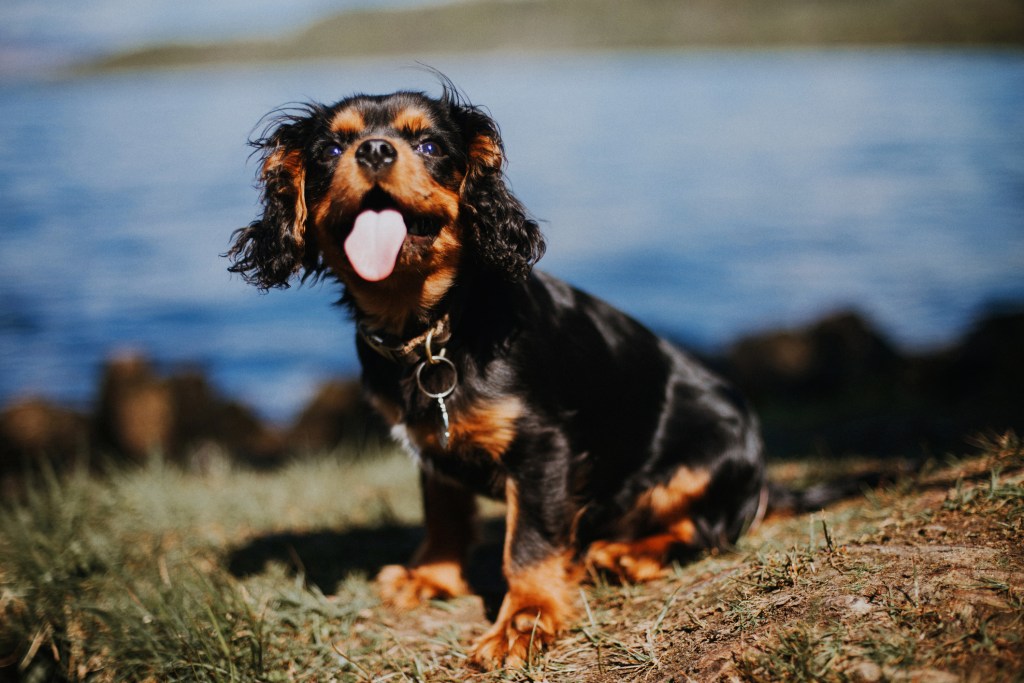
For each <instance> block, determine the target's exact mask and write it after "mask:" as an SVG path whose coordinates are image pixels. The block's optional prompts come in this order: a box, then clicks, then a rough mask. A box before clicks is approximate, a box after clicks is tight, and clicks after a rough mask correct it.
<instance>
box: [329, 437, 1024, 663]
mask: <svg viewBox="0 0 1024 683" xmlns="http://www.w3.org/2000/svg"><path fill="white" fill-rule="evenodd" d="M982 450H983V454H982V455H980V456H978V457H973V458H968V459H964V460H959V461H949V462H947V463H945V464H943V465H941V466H932V467H930V468H927V469H926V470H925V471H922V472H919V473H918V474H917V475H915V476H912V477H907V478H903V479H900V480H897V481H895V482H894V483H892V484H890V485H888V486H885V487H882V488H879V489H875V490H870V491H866V492H865V494H864V495H863V496H859V497H857V498H855V499H852V500H848V501H845V502H843V503H841V504H838V505H835V506H833V507H830V508H829V509H827V510H824V511H821V512H818V513H814V514H811V515H802V516H789V517H783V516H775V517H770V518H769V519H768V520H767V521H766V522H765V523H764V524H763V525H762V526H761V527H760V528H759V529H758V530H756V531H755V532H754V533H753V534H751V535H750V536H749V537H747V538H746V539H745V540H744V541H743V542H742V543H741V545H740V547H739V549H738V551H737V552H735V553H728V554H722V555H719V556H712V557H706V558H704V559H702V560H700V561H698V562H696V563H694V564H691V565H687V566H684V567H678V568H676V570H675V575H674V576H672V577H671V578H669V579H664V580H659V581H655V582H652V583H648V584H645V585H641V586H618V585H607V584H604V583H602V582H600V581H599V582H597V583H595V584H593V585H588V586H586V587H585V589H584V590H583V591H581V603H583V604H582V608H583V609H582V610H581V614H580V618H579V620H578V623H577V625H576V627H575V628H573V629H572V630H571V631H570V632H569V633H568V634H566V636H565V637H563V639H562V640H561V641H559V643H558V644H557V645H556V647H555V648H554V649H552V650H551V651H550V652H548V653H546V654H543V655H540V656H538V657H537V658H536V660H535V661H534V662H533V663H532V666H531V667H529V668H528V669H526V670H525V671H522V672H498V673H493V672H492V673H488V674H483V673H474V672H472V671H471V670H469V669H468V668H466V667H465V666H464V665H463V664H462V662H461V661H460V660H461V659H462V657H464V656H465V647H466V644H467V643H468V642H469V641H470V640H471V639H472V638H473V637H474V636H475V635H478V634H479V633H480V632H482V631H483V629H484V628H485V626H486V623H487V622H486V620H485V609H484V606H483V603H482V601H481V600H480V599H479V598H466V599H461V600H456V601H454V602H452V603H445V604H441V603H434V604H432V605H431V606H429V607H427V608H425V609H422V610H419V611H416V612H413V613H407V614H402V613H396V612H389V611H387V610H382V609H381V610H373V611H372V612H368V613H366V614H365V615H364V617H365V619H366V623H365V627H364V629H363V630H360V628H359V626H358V625H357V626H356V628H355V629H354V630H353V631H352V637H350V638H349V639H346V640H345V641H343V642H339V643H335V649H336V650H337V651H338V652H339V653H343V652H346V651H349V652H351V651H353V650H359V649H360V648H361V647H365V645H366V640H365V639H366V638H369V637H370V636H371V634H374V633H379V630H380V629H381V628H382V627H383V628H386V629H387V630H388V631H389V633H390V634H391V637H392V638H393V641H394V645H392V646H389V647H385V648H383V650H382V649H379V648H378V654H379V655H383V658H382V659H381V660H377V665H378V666H383V669H380V668H374V665H373V663H372V662H373V660H372V659H362V662H363V663H362V664H358V665H356V666H358V670H357V671H356V673H357V678H360V679H378V678H380V677H381V676H382V675H383V674H384V673H385V671H386V670H387V669H391V666H392V665H394V664H395V663H396V662H397V661H400V660H402V659H403V656H402V652H403V650H405V651H410V650H415V651H416V652H417V653H419V654H418V656H417V658H418V661H421V662H431V664H429V665H428V666H427V668H426V670H424V671H423V672H422V673H423V680H479V681H484V680H533V681H569V680H573V681H580V680H582V681H594V682H602V683H603V682H607V683H612V682H615V681H633V680H636V681H679V682H681V681H737V680H739V681H863V682H873V681H920V682H924V683H946V682H950V683H952V682H954V681H978V682H979V683H980V682H983V681H984V682H994V681H1018V680H1024V547H1022V546H1024V544H1022V538H1024V534H1022V531H1024V457H1022V452H1021V447H1020V444H1019V443H1018V442H1017V441H1016V439H1014V438H1013V437H1004V438H1002V439H997V440H995V441H992V442H990V443H988V444H986V445H985V446H984V448H983V449H982ZM779 475H781V476H783V477H785V476H787V472H786V471H785V468H782V469H780V470H779V471H778V472H777V473H776V476H779ZM360 641H362V642H360ZM389 653H390V654H389ZM385 660H388V661H390V662H391V663H392V665H383V662H384V661H385ZM392 671H394V670H393V669H392Z"/></svg>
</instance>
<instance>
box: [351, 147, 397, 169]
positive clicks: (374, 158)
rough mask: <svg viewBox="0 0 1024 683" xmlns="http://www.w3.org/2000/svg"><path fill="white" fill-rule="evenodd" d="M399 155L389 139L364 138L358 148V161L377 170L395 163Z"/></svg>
mask: <svg viewBox="0 0 1024 683" xmlns="http://www.w3.org/2000/svg"><path fill="white" fill-rule="evenodd" d="M397 157H398V152H396V151H395V148H394V147H393V146H392V145H391V143H390V142H388V141H387V140H380V139H373V140H364V141H363V142H362V143H361V144H360V145H359V147H357V148H356V161H358V162H359V164H360V165H361V166H365V167H366V168H368V169H370V170H371V171H375V172H376V171H380V170H381V169H382V168H384V167H386V166H390V165H391V164H393V163H395V159H396V158H397Z"/></svg>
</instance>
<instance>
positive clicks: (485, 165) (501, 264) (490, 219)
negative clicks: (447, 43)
mask: <svg viewBox="0 0 1024 683" xmlns="http://www.w3.org/2000/svg"><path fill="white" fill-rule="evenodd" d="M445 96H446V99H448V100H449V101H450V100H451V98H452V95H451V93H450V92H449V91H448V89H447V88H446V92H445ZM452 108H453V110H454V117H455V119H456V121H458V122H459V123H460V125H461V127H462V130H463V132H464V135H465V136H466V140H467V141H468V147H469V158H468V162H467V169H466V177H465V179H464V180H463V185H462V196H463V210H464V211H467V212H468V214H469V216H470V217H471V220H470V221H469V222H468V224H467V228H468V233H469V236H470V242H471V245H472V247H473V248H474V249H475V251H476V253H477V255H478V256H479V258H480V260H481V261H482V262H483V263H484V264H486V265H488V266H490V267H491V268H492V269H493V270H495V271H497V272H499V273H502V274H503V275H504V276H505V277H506V278H507V279H508V280H511V281H513V282H516V281H521V280H525V279H526V277H527V276H528V275H529V274H530V270H531V269H532V268H533V265H534V264H535V263H536V262H537V261H538V260H540V258H541V257H542V256H543V255H544V249H545V244H544V236H543V235H542V234H541V232H540V227H539V226H538V225H537V223H536V222H535V221H533V220H531V219H530V218H529V217H528V216H527V215H526V209H525V208H523V205H522V204H521V203H520V202H519V200H518V199H516V197H515V196H514V195H513V194H512V192H511V190H509V188H508V184H507V183H506V181H505V174H504V172H503V167H504V164H505V153H504V147H503V145H502V142H501V133H500V132H499V130H498V126H497V124H496V123H495V122H494V121H493V120H492V119H491V118H490V117H489V116H487V115H486V114H484V113H483V112H482V111H481V110H480V109H479V108H477V107H473V106H471V105H467V104H462V103H459V102H454V103H452Z"/></svg>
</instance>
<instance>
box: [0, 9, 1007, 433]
mask: <svg viewBox="0 0 1024 683" xmlns="http://www.w3.org/2000/svg"><path fill="white" fill-rule="evenodd" d="M883 5H884V6H883ZM1022 46H1024V6H1022V5H1021V4H1020V3H1019V2H1013V1H1011V0H1005V1H1003V0H979V1H978V2H974V3H963V2H951V1H946V0H929V1H928V2H925V1H924V0H897V1H894V2H888V3H882V4H881V5H880V4H878V3H863V2H851V1H849V0H830V1H829V2H806V1H805V0H784V1H782V2H772V3H765V2H755V0H728V1H726V2H711V1H710V0H691V1H689V2H687V1H680V2H667V1H664V0H643V1H641V2H636V3H617V2H610V0H609V1H606V0H540V1H538V2H532V1H531V2H527V1H525V0H524V1H517V0H509V1H500V2H487V1H483V0H476V1H472V0H470V1H466V2H453V3H436V2H431V1H430V0H379V1H376V2H375V1H373V0H348V1H343V0H297V1H295V2H289V3H281V2H269V1H267V0H246V1H245V2H240V1H237V0H228V1H224V2H216V3H213V2H205V3H199V2H193V1H190V0H149V1H147V2H141V3H132V4H130V5H125V4H124V3H123V2H119V1H118V2H115V1H114V0H95V1H92V2H89V3H82V2H77V1H72V0H5V2H4V3H3V4H0V122H2V123H0V406H3V405H14V404H17V403H18V402H21V401H24V400H26V399H27V398H28V397H41V398H42V399H45V401H47V402H52V403H54V404H58V405H61V406H64V407H66V408H68V409H70V410H73V411H78V412H80V413H81V412H89V411H94V410H99V406H98V404H99V403H101V402H103V401H105V400H106V399H105V398H103V397H101V391H102V387H101V385H102V384H103V383H104V382H106V381H108V380H109V377H107V378H106V379H104V377H105V376H104V367H106V364H107V363H108V362H109V359H110V358H112V357H122V358H123V357H125V356H124V354H125V353H126V352H131V353H134V354H137V355H136V356H133V357H135V358H138V357H144V358H146V359H148V360H147V361H146V363H147V364H148V365H147V367H149V368H150V369H149V370H147V372H153V373H156V374H157V375H159V374H161V373H163V374H168V373H170V374H173V373H175V372H179V371H180V370H181V369H182V368H188V369H189V372H192V373H200V374H201V375H202V377H203V378H204V379H203V381H204V382H207V383H208V385H209V386H208V387H207V388H206V389H204V390H208V391H212V392H214V393H216V394H217V395H218V396H221V397H225V399H224V400H232V401H237V402H239V403H241V404H244V405H245V406H247V408H248V409H250V410H251V411H252V412H253V414H254V415H255V416H256V418H258V419H259V420H262V421H264V422H266V423H267V424H270V425H285V424H288V423H290V422H292V421H294V420H295V419H296V416H297V415H299V414H300V413H301V412H302V411H303V410H304V408H305V407H306V406H308V405H309V402H310V401H311V400H312V399H313V397H314V396H315V395H317V392H318V391H319V390H320V387H322V386H323V383H324V382H325V381H327V380H329V379H332V378H339V377H340V378H344V377H352V376H355V375H356V374H357V373H358V367H357V362H356V359H355V354H354V346H353V330H352V327H351V325H350V324H349V323H348V322H347V321H346V319H345V316H344V314H343V312H342V311H341V310H339V309H337V308H336V307H333V306H332V302H334V301H335V300H336V299H337V297H338V294H339V291H338V287H337V286H336V285H334V284H332V283H329V282H328V283H324V284H320V285H316V286H305V287H297V286H296V287H292V288H291V289H288V290H284V291H274V292H271V293H269V294H266V295H261V294H260V293H258V292H257V291H256V290H255V289H253V288H251V287H248V286H246V285H245V284H244V283H243V282H242V281H241V279H240V278H239V277H237V276H231V275H229V274H228V272H227V265H228V263H227V261H226V260H225V259H224V258H222V257H221V254H222V253H223V252H225V251H226V250H227V248H228V246H229V238H230V235H231V232H232V231H233V230H234V229H236V228H238V227H241V226H243V225H245V224H247V223H248V222H249V221H250V220H252V219H253V218H254V217H256V215H257V214H258V212H259V205H258V201H257V199H258V193H257V190H256V189H255V187H254V178H255V173H256V170H257V169H256V165H255V163H254V161H253V160H252V159H250V157H249V154H250V149H249V147H248V146H247V144H246V142H247V139H248V138H249V137H250V136H251V135H253V134H254V131H255V130H258V128H257V126H258V123H259V121H260V118H261V117H262V116H263V115H264V114H266V113H267V112H268V111H270V110H272V109H274V108H276V107H279V106H281V105H284V104H287V103H292V102H298V101H308V100H316V101H321V102H328V103H329V102H333V101H336V100H339V99H341V98H343V97H345V96H347V95H350V94H352V93H355V92H371V93H376V92H386V91H391V90H395V89H415V90H423V91H426V92H428V93H434V94H436V93H437V92H438V91H439V87H438V84H437V82H436V81H435V79H434V78H433V77H432V76H431V75H430V74H429V73H427V72H426V71H425V70H423V69H422V68H418V67H417V64H418V63H423V64H428V65H430V66H432V67H436V68H437V69H439V70H441V71H442V72H444V73H445V74H446V75H447V76H449V77H450V78H451V79H452V80H453V81H454V82H455V83H456V84H457V85H458V86H459V87H460V88H461V89H462V90H463V91H464V92H465V93H466V95H467V96H468V98H469V99H470V100H471V101H473V102H474V103H477V104H482V105H485V106H486V107H487V108H488V109H489V111H490V112H491V114H492V115H493V116H494V117H495V118H496V120H497V121H498V122H499V123H500V125H501V127H502V131H503V134H504V138H505V143H506V148H507V153H508V154H507V156H508V160H509V167H508V174H509V177H510V180H511V183H512V186H513V188H514V190H515V192H516V193H517V194H518V196H519V197H520V198H521V199H522V200H523V202H524V203H525V204H526V206H527V207H528V208H529V209H530V211H531V212H532V213H533V215H534V216H535V217H536V218H538V219H539V220H540V221H542V225H543V227H544V229H545V232H546V235H547V238H548V242H549V248H548V254H547V256H546V257H545V258H544V259H543V261H542V262H541V268H543V269H545V270H547V271H550V272H552V273H554V274H556V275H558V276H559V277H562V278H564V279H567V280H569V281H570V282H572V283H574V284H576V285H578V286H580V287H583V288H585V289H587V290H590V291H591V292H593V293H595V294H597V295H599V296H601V297H603V298H605V299H607V300H609V301H611V302H612V303H614V304H616V305H617V306H619V307H621V308H623V309H624V310H626V311H629V312H630V313H632V314H633V315H634V316H635V317H637V318H639V319H640V320H641V321H643V322H645V323H646V324H648V325H649V326H651V327H653V328H654V329H656V330H657V331H659V332H662V333H664V334H667V335H669V336H671V337H673V338H674V339H677V340H679V341H680V342H682V343H683V344H684V345H686V346H688V347H689V348H691V349H693V350H695V351H696V352H698V353H700V354H702V355H704V356H707V357H709V358H712V359H714V358H727V359H731V361H729V362H726V361H723V362H722V365H723V366H726V365H728V366H729V367H730V368H731V369H732V370H733V371H734V372H736V373H738V374H742V372H743V371H744V370H743V368H744V367H747V366H742V362H741V361H742V358H740V357H738V356H736V353H737V351H736V350H737V349H740V350H741V351H742V350H743V349H746V350H748V351H749V350H750V349H751V348H757V347H756V344H755V345H754V346H751V345H750V344H749V343H747V344H746V345H745V346H744V341H743V340H749V339H751V338H752V337H759V338H761V339H762V340H763V339H764V338H766V337H768V338H771V337H772V335H773V334H774V335H775V338H776V340H778V338H779V337H778V334H779V333H775V332H772V331H774V330H786V331H788V332H785V333H783V337H782V339H783V341H784V342H785V341H786V340H789V341H788V342H786V343H790V345H791V346H792V343H791V342H793V339H796V338H798V337H799V338H802V339H803V340H804V341H803V343H804V347H802V348H804V352H805V355H806V353H809V352H807V348H811V347H813V345H814V344H815V343H818V341H820V339H818V337H814V335H815V334H818V335H819V337H820V336H821V335H820V333H821V330H822V328H821V326H820V324H819V321H822V320H826V321H832V322H833V323H835V321H837V320H838V321H839V322H838V323H836V324H838V325H839V327H840V328H842V329H846V330H849V329H854V330H855V334H854V337H855V339H854V341H853V342H849V343H850V344H853V345H854V346H856V345H857V344H861V346H863V344H868V347H870V348H868V350H865V349H864V348H860V347H858V348H859V349H860V350H859V351H857V353H860V354H861V355H862V356H864V357H865V358H867V357H869V356H870V358H875V356H872V355H871V354H876V355H877V354H881V356H879V357H880V358H883V360H882V361H878V362H879V363H881V364H882V365H881V366H879V367H882V370H885V369H886V368H888V366H885V363H886V362H890V361H891V360H892V359H893V358H897V357H898V358H901V359H902V358H907V357H915V358H930V359H933V360H934V359H935V358H938V357H946V356H942V354H947V356H948V354H949V353H951V351H950V350H951V349H953V348H955V347H956V348H959V346H960V345H961V344H962V343H963V342H964V340H965V339H968V338H970V335H971V334H973V333H974V332H976V331H977V329H978V325H979V321H983V320H986V319H991V318H993V316H994V317H995V318H996V319H997V320H999V321H1002V322H1000V323H999V324H1000V325H1003V327H998V325H997V327H998V329H999V330H1010V332H1009V334H1011V335H1012V334H1019V330H1020V324H1019V317H1015V316H1017V315H1018V313H1019V312H1020V311H1021V310H1022V304H1024V52H1022V50H1021V47H1022ZM839 312H852V314H851V315H846V314H844V315H840V316H839V317H838V318H837V317H836V314H837V313H839ZM1007 320H1009V321H1010V323H1006V321H1007ZM1014 321H1016V322H1014ZM843 325H845V326H846V327H843ZM851 326H852V327H851ZM828 329H830V328H827V326H826V332H827V330H828ZM794 330H795V331H796V332H794ZM998 334H1003V332H999V333H998ZM794 335H795V336H794ZM800 335H804V336H803V337H800ZM807 335H810V336H811V338H812V340H811V341H810V342H808V341H807ZM857 335H860V336H857ZM815 339H818V341H814V340H815ZM1002 339H1003V342H1002V344H1003V345H1002V346H999V344H998V343H997V347H998V348H1004V347H1005V346H1006V344H1009V343H1013V344H1016V343H1017V342H1016V341H1008V340H1017V339H1019V336H1018V337H1012V336H1010V337H1002ZM858 340H859V341H858ZM865 340H866V341H865ZM808 344H810V345H811V346H808ZM787 348H788V347H787ZM865 348H867V347H865ZM986 348H988V347H985V346H984V345H982V346H981V347H980V349H981V350H978V351H976V353H978V354H980V357H981V358H982V360H984V358H986V357H990V356H991V355H992V353H993V352H991V351H988V352H987V351H985V349H986ZM761 349H762V351H763V352H764V353H766V354H767V355H768V356H771V354H773V353H774V354H776V355H779V354H782V355H783V356H784V355H785V352H784V350H783V351H779V349H778V348H775V349H774V350H772V349H768V350H765V349H764V348H763V347H761ZM879 349H881V351H879ZM819 351H820V349H819ZM1014 353H1015V352H1014ZM986 354H988V355H986ZM826 355H827V354H826ZM823 357H824V356H821V354H820V353H819V357H818V360H817V361H816V362H818V363H819V365H820V364H822V363H825V364H829V363H830V362H831V361H827V360H821V358H823ZM747 358H748V359H749V354H748V356H747ZM886 359H888V360H886ZM784 360H785V359H783V361H784ZM783 361H780V362H782V363H783V365H784V364H785V363H784V362H783ZM836 362H837V363H839V362H840V361H836ZM865 362H868V361H865ZM1013 362H1014V363H1016V361H1013ZM870 363H875V361H870V362H869V366H870V367H868V370H869V371H871V372H874V371H875V370H877V369H878V368H877V367H876V365H877V363H875V365H870ZM833 365H834V364H832V365H829V367H830V368H831V367H832V366H833ZM883 366H884V367H883ZM900 367H901V370H900V372H903V373H905V372H911V374H912V375H913V373H914V372H917V375H913V376H915V377H919V376H920V374H921V372H923V371H919V370H913V369H911V370H910V371H907V370H906V368H905V367H904V366H900ZM915 367H916V368H919V367H920V366H915ZM928 367H931V366H928ZM1016 367H1018V368H1019V365H1017V366H1016ZM737 368H739V369H737ZM861 369H862V368H861V366H857V365H856V364H854V366H852V369H851V368H847V370H848V371H849V372H853V373H854V374H857V373H860V372H861ZM763 370H764V368H760V372H761V374H760V375H757V377H754V375H755V374H757V372H758V371H750V372H751V373H754V374H751V375H750V377H753V379H751V378H750V377H748V378H747V384H749V385H750V386H751V387H753V389H754V390H756V389H757V385H758V382H757V380H758V378H759V377H763V376H764V372H763ZM775 370H777V371H779V372H784V371H785V368H783V369H782V370H779V368H775ZM819 370H820V368H819ZM946 371H948V368H947V369H946V370H943V372H946ZM999 371H1000V372H1002V371H1003V369H1002V366H1000V369H999ZM949 372H953V371H949ZM969 372H970V370H969V368H968V369H967V370H965V369H964V368H962V367H961V368H959V369H957V370H956V371H955V372H954V374H956V373H959V374H958V375H957V377H959V376H960V375H964V373H968V374H969ZM748 374H749V373H748ZM1018 374H1019V370H1018ZM906 376H907V375H906V374H901V375H899V376H898V377H896V376H894V378H893V377H890V380H889V382H888V383H887V384H884V387H883V389H884V392H890V393H891V392H892V391H893V390H894V386H905V385H906V384H905V382H904V379H905V377H906ZM950 376H951V375H950ZM929 377H930V379H929V380H928V381H931V382H940V383H943V382H944V383H945V384H944V385H945V386H947V387H948V386H950V385H949V383H948V382H945V380H946V379H948V378H949V376H947V375H943V374H942V373H938V374H934V373H933V375H930V376H929ZM1012 379H1013V378H1012V377H1008V378H1007V382H1008V383H1010V384H1012V381H1011V380H1012ZM799 384H800V383H799V382H797V384H795V385H793V386H791V387H788V389H793V388H794V387H796V389H801V390H803V389H807V387H805V386H802V385H800V386H797V385H799ZM928 386H929V385H928V384H927V382H925V384H922V385H921V391H928ZM771 388H772V387H769V389H771ZM776 388H777V387H776ZM783 388H784V389H786V388H787V387H783ZM788 389H787V390H788ZM884 392H883V393H884ZM878 395H879V394H877V393H876V394H872V396H873V397H875V398H877V396H878ZM1000 396H1001V398H1000V399H999V401H1000V404H1001V405H1003V406H1004V407H1005V406H1007V405H1008V406H1009V411H1008V413H1007V414H1011V413H1016V412H1017V411H1018V409H1019V408H1021V405H1020V403H1019V402H1018V401H1019V398H1020V388H1019V386H1017V385H1014V386H1013V389H1012V391H1011V390H1008V393H1006V394H1005V396H1004V395H1002V394H1000ZM1007 402H1008V403H1007ZM769 412H770V410H769ZM1000 420H1001V421H1002V422H1005V420H1004V419H1003V418H1000V419H999V420H997V421H996V422H997V424H993V425H991V426H993V427H999V426H1000V425H1001V424H1002V422H1000ZM801 447H803V446H801Z"/></svg>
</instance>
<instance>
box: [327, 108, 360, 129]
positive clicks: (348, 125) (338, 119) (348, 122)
mask: <svg viewBox="0 0 1024 683" xmlns="http://www.w3.org/2000/svg"><path fill="white" fill-rule="evenodd" d="M365 127H366V121H365V120H364V119H363V115H362V114H361V113H359V112H358V111H356V110H355V109H342V110H341V111H339V112H338V113H337V114H335V115H334V118H333V119H332V120H331V130H332V131H333V132H335V133H341V134H343V135H344V134H350V135H355V134H357V133H361V132H362V131H363V128H365Z"/></svg>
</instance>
